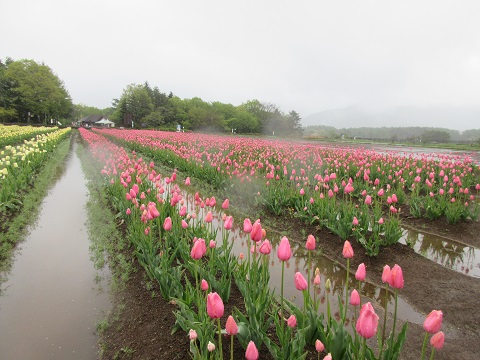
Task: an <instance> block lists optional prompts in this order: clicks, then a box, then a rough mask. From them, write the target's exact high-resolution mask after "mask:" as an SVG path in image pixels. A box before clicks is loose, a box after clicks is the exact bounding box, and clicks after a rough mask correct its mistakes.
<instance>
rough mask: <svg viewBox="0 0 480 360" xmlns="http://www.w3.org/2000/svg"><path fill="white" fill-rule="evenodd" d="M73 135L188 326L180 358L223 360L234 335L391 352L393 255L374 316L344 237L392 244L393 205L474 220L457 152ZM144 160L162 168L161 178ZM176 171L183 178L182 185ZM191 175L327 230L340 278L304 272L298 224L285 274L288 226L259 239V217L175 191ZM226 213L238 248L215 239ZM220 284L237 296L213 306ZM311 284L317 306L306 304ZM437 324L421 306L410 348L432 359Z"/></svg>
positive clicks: (366, 353) (439, 316) (400, 332)
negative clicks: (290, 273) (291, 269)
mask: <svg viewBox="0 0 480 360" xmlns="http://www.w3.org/2000/svg"><path fill="white" fill-rule="evenodd" d="M80 134H81V136H82V139H83V141H84V142H85V144H88V148H89V150H90V152H91V154H92V156H93V158H94V159H95V161H96V162H97V164H98V165H99V167H100V168H101V169H102V170H101V173H102V175H103V179H104V181H103V184H101V186H102V188H103V189H104V191H105V193H106V194H107V196H108V199H109V202H110V204H111V207H112V210H113V211H114V213H116V214H117V217H118V218H119V219H121V223H122V224H124V226H125V232H126V236H127V238H128V240H129V241H130V242H131V244H132V246H133V249H134V253H135V255H136V257H137V259H138V261H139V263H140V264H141V265H142V266H143V268H144V269H145V272H146V274H147V276H148V278H149V279H151V280H152V281H155V282H156V283H157V284H158V288H159V292H160V293H161V296H162V297H163V298H164V299H165V300H166V301H169V302H171V303H174V304H175V306H176V310H175V319H176V321H175V324H174V326H173V330H172V331H173V332H178V331H182V332H184V333H185V336H188V337H189V339H190V342H189V344H190V345H189V346H190V348H189V351H190V355H191V357H192V358H193V359H223V358H232V359H233V347H234V343H239V344H240V345H241V346H242V348H243V349H244V357H245V358H246V359H248V360H251V359H258V358H262V356H261V354H263V353H268V358H273V359H302V358H306V357H307V355H309V354H310V355H309V356H310V358H311V354H312V351H313V352H314V353H315V354H316V355H315V358H317V357H318V359H398V358H400V354H401V352H402V348H403V345H404V342H405V339H406V337H407V333H408V322H405V323H404V324H402V325H398V324H397V302H398V301H397V300H398V296H399V293H400V294H401V291H402V289H403V287H404V278H403V271H402V267H401V264H391V266H389V265H385V266H384V268H383V272H382V276H381V279H378V280H379V281H378V282H381V283H382V284H383V286H384V289H385V293H386V294H389V293H393V296H394V305H393V307H394V308H393V309H390V310H391V312H392V313H393V321H390V322H388V323H387V321H386V320H387V315H385V316H383V315H382V316H381V317H380V316H379V315H378V314H377V311H376V310H375V308H374V306H373V305H372V303H371V302H370V301H365V297H364V294H363V293H362V288H363V286H362V284H363V282H364V281H365V277H366V268H365V264H363V263H362V264H360V265H359V266H358V269H357V270H356V272H355V273H352V274H350V267H351V263H350V261H352V258H354V256H355V255H354V251H353V248H352V245H351V241H355V242H357V243H358V244H361V246H362V249H363V250H364V251H365V252H366V253H367V254H368V255H369V256H377V255H379V254H381V252H382V250H383V248H385V247H388V246H389V245H392V244H395V243H397V242H398V240H399V238H400V236H401V215H402V214H403V212H407V211H408V213H409V214H411V216H414V217H418V218H426V219H435V218H439V217H445V218H446V219H447V221H448V222H450V223H452V224H453V223H459V222H462V221H469V220H472V219H473V220H476V219H477V217H478V204H477V203H476V202H475V201H474V200H475V197H474V196H475V194H476V193H477V192H478V190H479V189H480V185H479V174H480V172H479V170H480V169H479V166H478V164H475V163H474V162H473V160H472V159H471V158H469V157H456V156H446V155H439V154H432V155H422V156H414V155H409V156H405V155H401V154H400V155H399V154H395V153H393V152H383V153H379V152H375V151H366V150H359V149H353V148H348V147H335V146H328V147H326V146H321V145H317V144H311V143H290V142H281V141H272V140H265V139H253V138H235V137H220V136H212V135H201V134H185V133H167V132H158V131H129V130H113V129H104V130H94V131H88V130H85V129H80ZM126 149H130V150H128V151H127V150H126ZM131 150H133V151H131ZM143 157H145V158H146V157H148V158H150V159H152V161H151V160H148V161H145V160H144V159H143ZM155 162H156V163H158V164H160V163H161V164H170V165H171V166H172V167H174V168H175V169H176V170H174V171H173V172H172V173H170V174H169V175H168V176H165V175H164V174H160V173H158V172H157V171H158V170H157V169H158V168H157V167H156V164H155ZM177 170H178V171H180V172H182V174H184V175H185V176H186V179H185V181H183V182H182V184H178V181H177ZM194 181H203V182H207V183H209V184H211V185H213V186H214V187H216V188H217V189H222V190H223V191H226V193H229V192H231V194H232V196H231V198H232V199H234V198H235V197H236V196H237V197H238V196H243V197H244V198H246V199H247V200H250V199H251V201H253V202H254V203H255V205H256V206H258V207H260V208H262V209H264V211H268V212H269V213H271V214H275V215H282V214H289V215H291V216H293V217H294V218H296V219H298V221H301V222H303V223H305V224H308V225H312V224H314V225H318V226H320V227H323V228H326V229H328V230H329V231H330V232H332V233H334V234H335V235H337V236H338V237H339V238H340V239H342V241H343V244H344V245H343V252H342V258H343V262H344V266H345V268H346V279H345V283H344V284H345V285H344V289H342V291H340V293H338V294H335V295H334V293H333V292H331V287H332V284H331V282H330V280H329V279H327V280H320V275H319V274H320V271H319V270H318V269H315V270H313V268H312V266H311V257H310V254H311V253H315V252H316V251H317V239H316V238H315V236H314V235H312V234H310V235H309V236H306V237H305V240H304V241H305V245H304V246H305V249H306V251H307V252H308V266H307V267H306V270H305V271H303V270H299V271H297V272H296V273H295V276H294V279H290V280H289V281H286V280H285V279H284V277H285V272H284V270H285V264H286V263H287V264H288V261H289V260H290V258H291V257H292V250H291V241H290V240H289V239H288V237H287V236H281V237H280V239H278V245H276V246H272V242H271V237H270V235H269V234H267V232H266V230H265V229H264V228H263V227H262V223H261V220H260V219H256V220H253V221H252V220H250V219H249V218H245V219H234V218H233V216H232V215H231V214H230V213H229V207H230V200H229V199H228V198H225V199H221V200H219V201H218V202H217V200H216V199H215V197H213V196H211V197H203V196H202V195H200V194H199V193H198V192H196V193H195V194H189V192H188V187H189V186H190V185H191V183H192V182H194ZM234 224H236V225H237V226H238V225H239V224H240V225H241V226H242V225H243V226H242V230H243V233H245V234H246V235H247V239H248V240H247V241H248V244H247V247H246V249H248V250H247V251H245V252H242V253H240V254H236V253H235V252H234V251H233V248H234V245H235V244H234V240H233V239H232V238H231V237H230V236H229V235H230V233H231V231H232V228H233V226H234ZM269 238H270V240H269ZM273 251H276V254H275V255H276V257H277V258H278V261H279V262H280V263H281V286H280V289H271V288H270V287H269V286H268V284H269V281H270V277H271V275H272V274H271V273H270V271H271V270H270V269H269V256H270V253H271V252H273ZM287 266H288V265H287ZM285 283H290V284H294V286H295V289H296V291H297V292H298V297H299V298H300V299H301V301H300V302H292V301H291V300H289V299H288V297H287V296H285V290H286V289H285V288H284V284H285ZM233 287H235V288H238V290H239V292H240V293H241V297H242V306H240V307H239V308H235V309H234V310H233V311H232V312H231V313H228V314H227V313H225V308H226V307H225V304H226V303H228V302H229V300H230V297H231V292H232V288H233ZM320 288H321V289H322V291H324V292H325V297H326V299H325V300H326V304H324V306H325V307H324V308H325V309H326V310H325V311H323V310H322V311H320V310H319V309H320V299H319V298H318V297H317V290H320ZM333 296H337V297H338V299H335V300H336V302H334V299H333ZM333 303H335V304H336V305H335V306H336V308H334V307H333V305H332V304H333ZM385 310H387V309H385ZM384 314H387V311H385V312H384ZM442 321H443V312H442V311H441V310H432V311H431V313H430V314H429V315H428V316H426V318H425V321H424V323H423V329H424V331H425V332H424V334H425V335H424V339H423V343H422V346H421V348H419V349H418V356H417V358H418V359H426V358H430V359H432V358H434V356H435V352H436V351H439V350H440V349H442V347H443V344H444V339H445V334H444V332H443V331H442ZM392 322H393V323H392Z"/></svg>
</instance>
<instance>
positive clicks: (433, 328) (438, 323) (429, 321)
mask: <svg viewBox="0 0 480 360" xmlns="http://www.w3.org/2000/svg"><path fill="white" fill-rule="evenodd" d="M442 320H443V312H442V311H441V310H432V311H431V312H430V314H428V315H427V317H426V318H425V321H424V322H423V329H424V330H425V331H426V332H428V333H430V334H435V333H437V332H438V331H439V330H440V328H441V327H442Z"/></svg>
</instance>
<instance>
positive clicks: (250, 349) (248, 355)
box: [245, 341, 258, 360]
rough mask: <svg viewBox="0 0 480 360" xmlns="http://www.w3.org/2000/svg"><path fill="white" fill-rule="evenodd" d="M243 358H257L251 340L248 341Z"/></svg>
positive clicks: (250, 359) (252, 359)
mask: <svg viewBox="0 0 480 360" xmlns="http://www.w3.org/2000/svg"><path fill="white" fill-rule="evenodd" d="M245 359H246V360H258V350H257V347H256V346H255V343H254V342H253V341H250V342H249V343H248V345H247V350H245Z"/></svg>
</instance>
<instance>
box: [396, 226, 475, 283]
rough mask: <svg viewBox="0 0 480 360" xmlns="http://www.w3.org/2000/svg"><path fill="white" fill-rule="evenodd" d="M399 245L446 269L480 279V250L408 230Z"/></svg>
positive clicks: (404, 232)
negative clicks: (407, 247) (405, 246)
mask: <svg viewBox="0 0 480 360" xmlns="http://www.w3.org/2000/svg"><path fill="white" fill-rule="evenodd" d="M400 243H402V244H404V245H408V246H410V247H411V248H412V249H413V250H415V252H416V253H418V254H420V255H422V256H424V257H426V258H427V259H429V260H431V261H434V262H436V263H437V264H440V265H442V266H444V267H446V268H447V269H450V270H454V271H457V272H459V273H461V274H464V275H468V276H472V277H476V278H480V249H477V248H474V247H471V246H468V245H464V244H460V243H457V242H455V241H451V240H446V239H444V238H442V237H439V236H435V235H431V234H422V233H419V232H417V231H415V230H410V229H408V230H407V229H405V230H404V231H403V236H402V238H401V239H400Z"/></svg>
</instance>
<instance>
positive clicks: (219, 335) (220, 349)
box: [217, 318, 223, 359]
mask: <svg viewBox="0 0 480 360" xmlns="http://www.w3.org/2000/svg"><path fill="white" fill-rule="evenodd" d="M217 325H218V349H219V351H220V358H221V359H223V351H222V327H221V326H220V318H217Z"/></svg>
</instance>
